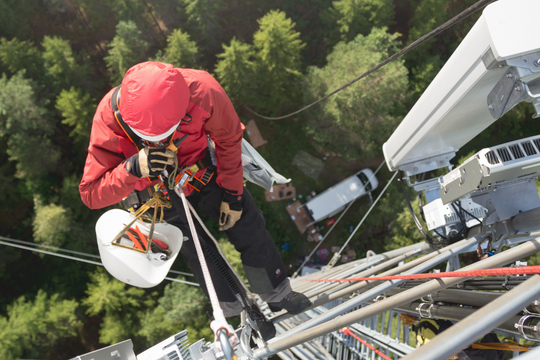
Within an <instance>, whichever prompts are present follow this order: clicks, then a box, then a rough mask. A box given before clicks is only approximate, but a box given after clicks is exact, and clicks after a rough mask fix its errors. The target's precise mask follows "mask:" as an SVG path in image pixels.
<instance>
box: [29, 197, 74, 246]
mask: <svg viewBox="0 0 540 360" xmlns="http://www.w3.org/2000/svg"><path fill="white" fill-rule="evenodd" d="M34 211H35V213H36V217H35V218H34V221H33V226H34V240H35V241H36V242H39V243H41V244H44V245H52V246H62V244H63V243H64V242H65V240H66V238H67V236H68V234H69V233H70V230H71V216H70V213H69V212H68V210H67V209H66V208H64V207H63V206H59V205H56V204H49V205H44V204H43V202H42V200H41V199H40V197H39V196H37V195H36V196H35V197H34Z"/></svg>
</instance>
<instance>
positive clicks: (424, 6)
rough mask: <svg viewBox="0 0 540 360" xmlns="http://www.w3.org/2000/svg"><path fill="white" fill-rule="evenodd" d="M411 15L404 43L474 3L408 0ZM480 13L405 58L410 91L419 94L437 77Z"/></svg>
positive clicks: (411, 40) (461, 0)
mask: <svg viewBox="0 0 540 360" xmlns="http://www.w3.org/2000/svg"><path fill="white" fill-rule="evenodd" d="M410 2H411V8H412V9H414V14H413V16H412V18H411V19H410V21H409V34H408V42H409V43H411V42H413V41H415V40H417V39H418V38H420V37H421V36H423V35H425V34H427V33H428V32H430V31H431V30H433V29H435V28H436V27H437V26H439V25H441V24H443V23H444V22H445V21H447V20H448V19H450V18H451V17H453V16H455V15H457V14H458V13H460V12H461V11H463V10H465V9H466V8H467V7H468V6H470V5H472V4H473V3H475V2H476V1H474V0H450V1H448V0H410ZM480 14H481V12H478V13H477V14H474V15H472V16H470V17H468V18H466V19H464V20H462V21H461V22H459V23H458V24H456V26H454V27H452V29H450V30H449V31H447V32H445V34H444V36H438V37H437V38H435V39H431V40H429V41H427V42H426V43H424V44H422V46H419V47H418V48H416V49H415V50H414V51H412V52H411V53H409V54H407V55H406V63H407V68H408V69H410V83H411V89H412V90H413V91H414V92H415V93H416V94H417V95H420V94H421V93H422V92H423V91H424V90H425V89H426V88H427V86H428V85H429V84H430V83H431V81H432V80H433V79H434V78H435V76H436V75H437V74H438V72H439V71H440V69H441V68H442V66H443V65H444V64H445V63H446V61H447V60H448V58H449V57H450V56H451V55H452V53H453V52H454V50H455V49H456V47H457V46H458V44H459V43H460V42H461V40H463V38H464V37H465V35H466V34H467V33H468V32H469V29H470V28H471V27H472V25H473V24H474V23H475V22H476V20H477V19H478V17H479V16H480Z"/></svg>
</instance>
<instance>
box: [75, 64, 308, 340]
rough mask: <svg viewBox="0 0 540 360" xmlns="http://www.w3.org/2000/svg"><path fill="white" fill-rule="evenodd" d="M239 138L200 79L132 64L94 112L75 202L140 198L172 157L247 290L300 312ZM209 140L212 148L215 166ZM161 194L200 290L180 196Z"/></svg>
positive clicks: (210, 81) (229, 297)
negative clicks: (249, 180)
mask: <svg viewBox="0 0 540 360" xmlns="http://www.w3.org/2000/svg"><path fill="white" fill-rule="evenodd" d="M243 131H244V125H243V124H242V123H241V122H240V119H239V118H238V115H237V114H236V112H235V110H234V108H233V105H232V103H231V101H230V99H229V98H228V96H227V94H226V93H225V91H224V90H223V88H222V87H221V86H220V85H219V83H218V82H217V81H216V80H215V79H214V78H213V77H212V76H210V74H208V73H207V72H205V71H200V70H193V69H180V68H175V67H173V66H172V65H170V64H164V63H159V62H144V63H141V64H137V65H135V66H133V67H132V68H131V69H129V70H128V71H127V72H126V74H125V76H124V79H123V80H122V84H121V85H120V86H118V87H116V88H114V89H112V90H111V91H109V93H107V95H105V97H104V98H103V99H102V100H101V102H100V104H99V106H98V108H97V111H96V114H95V116H94V120H93V124H92V132H91V136H90V145H89V147H88V156H87V159H86V164H85V167H84V175H83V178H82V181H81V183H80V185H79V191H80V193H81V198H82V200H83V202H84V203H85V204H86V205H87V206H88V207H90V208H91V209H99V208H103V207H106V206H109V205H113V204H116V203H118V202H120V201H122V199H124V198H126V197H129V196H133V195H134V194H135V195H136V194H139V195H141V194H143V193H144V192H145V189H149V188H150V189H151V188H152V186H153V185H155V184H157V183H158V182H159V181H160V180H159V178H158V176H159V175H160V174H161V173H162V171H163V170H164V169H166V168H167V167H168V166H170V165H172V164H173V163H174V162H175V161H174V160H175V157H176V159H177V163H178V169H180V170H179V171H182V169H184V170H185V169H188V171H191V172H188V174H189V176H187V178H189V181H186V182H185V183H184V184H183V185H182V186H183V189H184V193H185V194H186V196H187V199H188V201H189V203H190V204H191V205H193V207H194V208H195V209H196V210H197V211H198V212H200V213H203V214H205V215H207V216H208V217H210V218H212V219H214V220H215V221H217V222H218V223H219V229H220V230H222V231H224V232H225V234H226V235H227V237H228V239H229V241H230V242H231V243H232V244H233V245H234V246H235V248H236V250H237V251H239V252H240V254H241V259H242V264H243V266H244V270H245V273H246V277H247V279H248V281H249V284H250V287H251V290H252V291H253V292H254V293H257V294H259V295H260V297H261V298H262V299H263V300H264V301H266V302H267V303H268V304H269V306H270V307H271V308H272V309H273V310H274V311H277V310H280V309H285V310H287V311H288V312H289V313H291V314H298V313H301V312H302V311H303V310H305V309H306V308H307V307H308V306H309V305H310V304H311V302H310V301H309V299H308V298H307V297H306V296H305V295H303V294H300V293H297V292H294V291H292V289H291V286H290V283H289V279H288V278H287V275H286V269H285V266H284V264H283V260H282V259H281V257H280V254H279V252H278V250H277V248H276V246H275V245H274V242H273V240H272V238H271V236H270V234H269V233H268V231H267V230H266V227H265V221H264V218H263V216H262V213H261V211H260V210H259V209H258V208H257V205H256V204H255V201H254V200H253V198H252V196H251V195H250V193H249V192H248V191H247V189H246V188H245V187H244V186H243V177H242V159H241V141H242V137H243ZM208 138H209V139H211V140H212V141H213V142H214V144H215V156H214V159H212V157H213V156H212V154H211V152H210V151H209V149H208V144H209V140H208ZM170 143H174V144H176V145H177V147H178V151H177V153H176V154H175V153H173V152H172V151H171V150H167V149H166V148H167V146H168V145H169V144H170ZM184 174H185V173H184ZM168 195H169V199H170V201H171V203H172V205H173V206H172V208H170V209H165V217H164V220H165V221H166V222H167V223H169V224H172V225H174V226H177V227H178V228H180V230H182V233H183V234H184V236H187V237H188V238H189V240H188V241H184V243H183V245H182V249H181V253H182V256H183V258H184V260H185V262H186V263H187V265H188V266H189V267H190V268H191V270H192V271H193V273H194V275H195V277H196V278H197V280H198V281H199V283H200V284H201V286H202V288H203V289H204V290H205V292H206V286H205V284H204V280H203V275H202V271H201V266H200V264H199V260H198V258H197V254H196V251H195V246H194V244H193V241H190V240H191V239H192V236H191V232H190V230H189V227H188V224H187V218H186V214H185V212H184V210H183V206H182V203H181V199H180V198H179V196H178V195H177V194H176V193H175V192H174V191H169V192H168ZM140 197H141V196H139V198H140ZM196 228H197V234H198V236H199V238H200V239H201V242H202V243H203V245H205V246H206V247H207V248H208V247H211V248H212V247H214V244H213V242H212V241H211V240H210V238H209V237H208V235H207V234H206V233H205V231H204V230H203V229H202V227H201V226H200V225H199V224H197V223H196ZM205 257H206V261H207V263H208V266H209V269H210V273H211V276H212V279H213V283H214V286H215V288H216V292H217V295H218V298H219V301H220V304H221V306H222V309H223V311H224V313H225V316H235V315H238V314H239V313H240V312H241V310H242V307H241V305H240V303H239V302H238V301H237V298H236V297H235V296H234V295H233V293H232V291H231V289H230V286H229V285H228V283H227V281H225V280H224V279H223V275H222V273H221V272H220V267H219V265H218V264H216V261H213V260H212V257H210V256H209V255H208V254H207V253H205ZM262 321H264V319H263V320H262ZM258 323H259V322H258ZM270 324H271V323H270ZM259 327H261V326H259ZM262 327H265V328H266V330H262V332H266V333H265V334H263V337H265V338H266V339H268V338H271V337H272V336H274V334H275V329H274V328H273V326H271V329H269V327H268V326H267V324H266V325H264V324H263V325H262Z"/></svg>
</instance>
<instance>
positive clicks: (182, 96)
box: [120, 61, 190, 141]
mask: <svg viewBox="0 0 540 360" xmlns="http://www.w3.org/2000/svg"><path fill="white" fill-rule="evenodd" d="M189 99H190V92H189V88H188V86H187V84H186V81H185V80H184V77H183V76H182V74H180V71H179V70H178V69H175V68H174V67H173V66H172V65H171V64H164V63H159V62H153V61H148V62H144V63H141V64H137V65H135V66H133V67H132V68H131V69H129V70H128V71H127V72H126V75H125V76H124V79H123V80H122V88H121V89H120V113H121V114H122V117H123V118H124V121H125V122H126V123H127V124H128V125H129V126H130V127H131V128H132V129H133V130H134V131H135V132H136V133H139V135H142V136H141V137H142V138H145V139H147V140H153V141H155V140H161V139H163V138H165V137H167V136H168V135H169V134H170V133H172V131H171V129H174V128H176V126H177V125H178V124H179V123H180V120H182V118H183V117H184V116H185V115H186V109H187V107H188V105H189ZM163 135H165V136H163ZM160 136H162V137H160ZM155 137H157V138H158V139H151V138H155Z"/></svg>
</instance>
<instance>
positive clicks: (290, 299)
mask: <svg viewBox="0 0 540 360" xmlns="http://www.w3.org/2000/svg"><path fill="white" fill-rule="evenodd" d="M310 305H311V301H309V299H308V298H307V296H306V295H304V294H301V293H297V292H296V291H291V292H290V293H288V294H287V296H285V297H284V298H283V300H281V301H279V302H272V303H268V307H269V308H270V310H272V311H273V312H277V311H280V310H283V309H285V310H287V311H288V312H289V314H293V315H296V314H300V313H302V312H304V310H306V309H307V308H308V307H309V306H310Z"/></svg>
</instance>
